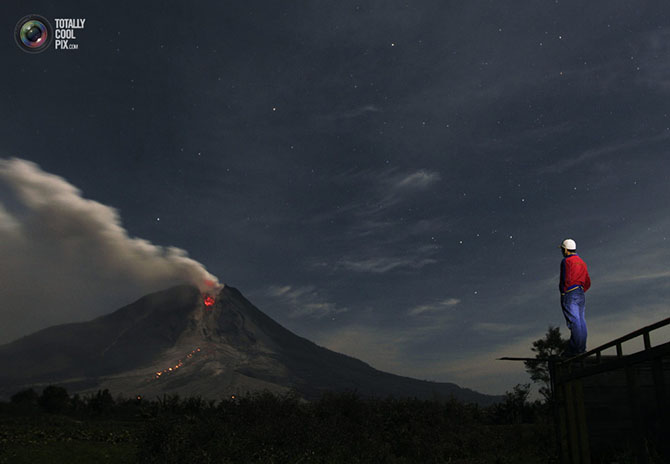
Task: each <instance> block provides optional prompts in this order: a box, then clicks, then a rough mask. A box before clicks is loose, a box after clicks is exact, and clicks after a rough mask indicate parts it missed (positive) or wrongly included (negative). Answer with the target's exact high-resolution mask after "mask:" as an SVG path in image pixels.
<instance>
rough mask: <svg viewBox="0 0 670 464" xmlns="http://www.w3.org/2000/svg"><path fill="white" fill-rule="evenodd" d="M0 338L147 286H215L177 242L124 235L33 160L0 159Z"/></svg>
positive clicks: (109, 216) (93, 311)
mask: <svg viewBox="0 0 670 464" xmlns="http://www.w3.org/2000/svg"><path fill="white" fill-rule="evenodd" d="M0 262H1V263H2V265H1V266H0V343H4V342H7V341H10V340H12V339H14V338H16V337H18V336H20V335H24V334H26V333H28V332H31V331H34V330H37V329H40V328H43V327H46V326H49V325H53V324H57V323H63V322H72V321H79V320H86V319H90V318H92V317H95V316H98V315H100V314H104V313H106V312H108V311H109V310H110V309H112V308H115V307H118V306H120V305H123V304H127V303H129V302H130V301H132V299H133V298H137V297H139V296H141V295H143V294H145V293H148V292H150V291H155V290H160V289H162V288H165V287H167V286H170V285H174V284H177V283H184V282H186V283H191V284H194V285H196V286H198V287H199V288H200V290H201V291H202V292H203V293H213V292H216V291H218V290H219V289H220V288H221V287H222V285H221V284H220V283H219V281H218V279H217V278H216V277H215V276H214V275H212V274H211V273H209V272H208V271H207V270H206V269H205V267H204V266H203V265H202V264H201V263H199V262H197V261H195V260H193V259H191V258H189V257H188V254H187V253H186V251H184V250H182V249H180V248H176V247H162V246H158V245H155V244H153V243H151V242H149V241H147V240H144V239H141V238H135V237H130V236H129V235H128V232H127V231H126V230H125V229H124V228H123V226H122V224H121V219H120V215H119V212H118V211H117V210H116V209H114V208H112V207H109V206H106V205H103V204H101V203H98V202H96V201H93V200H89V199H86V198H84V197H83V196H82V192H81V191H80V190H79V189H77V188H76V187H75V186H73V185H72V184H70V183H69V182H67V181H66V180H65V179H63V178H62V177H59V176H56V175H53V174H49V173H47V172H45V171H43V170H42V169H41V168H40V167H39V166H38V165H37V164H35V163H33V162H30V161H26V160H22V159H18V158H12V159H0Z"/></svg>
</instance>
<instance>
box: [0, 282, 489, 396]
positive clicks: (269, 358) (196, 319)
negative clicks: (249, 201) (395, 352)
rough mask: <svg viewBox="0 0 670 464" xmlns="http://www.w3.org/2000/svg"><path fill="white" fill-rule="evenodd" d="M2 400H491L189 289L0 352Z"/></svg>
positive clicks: (227, 296) (233, 300) (222, 295)
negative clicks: (52, 393) (270, 396)
mask: <svg viewBox="0 0 670 464" xmlns="http://www.w3.org/2000/svg"><path fill="white" fill-rule="evenodd" d="M0 365H3V366H4V367H5V368H4V369H3V370H1V371H0V397H7V396H9V395H11V394H13V393H15V392H16V391H18V389H20V388H27V387H29V386H33V385H43V384H46V383H54V384H60V385H63V386H65V387H66V388H68V390H69V391H70V392H72V393H75V392H77V393H87V392H92V391H95V390H97V389H100V388H109V389H110V391H112V392H113V393H115V394H123V395H126V396H135V395H141V396H147V395H160V394H164V393H177V394H180V395H187V396H191V395H199V396H202V397H206V398H214V399H220V398H222V397H226V396H228V395H230V394H240V393H244V392H245V391H259V390H269V391H272V392H274V393H282V392H287V391H289V390H295V391H297V392H298V393H299V394H300V395H301V396H302V397H304V398H306V399H316V398H318V397H320V395H321V394H323V393H325V392H328V391H356V392H357V393H358V394H360V395H361V396H378V397H383V396H395V397H417V398H423V399H434V398H441V399H447V398H449V397H450V396H453V397H454V398H456V399H459V400H463V401H467V402H475V403H478V404H482V405H486V404H491V403H493V402H495V401H497V400H499V399H500V398H499V397H495V396H490V395H485V394H481V393H478V392H475V391H473V390H470V389H467V388H462V387H459V386H458V385H456V384H453V383H440V382H428V381H424V380H418V379H413V378H410V377H403V376H398V375H395V374H390V373H386V372H382V371H379V370H377V369H375V368H373V367H372V366H370V365H369V364H367V363H365V362H363V361H361V360H358V359H356V358H353V357H351V356H347V355H344V354H341V353H337V352H334V351H331V350H329V349H327V348H325V347H321V346H319V345H317V344H316V343H314V342H312V341H310V340H308V339H306V338H304V337H300V336H299V335H296V334H294V333H293V332H291V331H289V330H288V329H286V328H285V327H283V326H282V325H281V324H279V323H277V322H276V321H274V320H273V319H272V318H270V317H269V316H267V315H266V314H265V313H263V312H262V311H261V310H260V309H258V308H256V307H255V306H254V305H253V304H252V303H251V302H250V301H249V300H247V299H246V298H245V297H244V296H243V295H242V293H241V292H240V291H239V290H237V289H235V288H233V287H230V286H224V287H223V288H222V289H221V290H220V291H219V293H218V295H217V296H216V298H215V303H214V304H213V305H212V306H206V305H205V304H204V302H203V295H202V294H201V293H200V291H199V290H198V289H197V288H196V287H194V286H191V285H178V286H174V287H170V288H168V289H166V290H162V291H159V292H154V293H151V294H148V295H145V296H143V297H141V298H139V299H138V300H137V301H135V302H133V303H131V304H129V305H126V306H124V307H122V308H120V309H118V310H116V311H114V312H112V313H109V314H106V315H103V316H100V317H97V318H95V319H93V320H91V321H87V322H77V323H70V324H61V325H57V326H52V327H48V328H46V329H43V330H40V331H38V332H35V333H33V334H30V335H27V336H25V337H22V338H20V339H18V340H15V341H14V342H11V343H8V344H5V345H2V346H0Z"/></svg>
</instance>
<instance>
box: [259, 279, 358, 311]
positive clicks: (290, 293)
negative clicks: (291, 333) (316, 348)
mask: <svg viewBox="0 0 670 464" xmlns="http://www.w3.org/2000/svg"><path fill="white" fill-rule="evenodd" d="M266 294H267V295H268V296H270V297H272V298H275V299H277V300H280V301H281V302H282V303H283V304H284V305H286V306H288V307H289V308H290V309H289V314H288V315H289V317H291V318H300V317H311V318H316V319H320V318H323V317H328V316H333V315H336V314H340V313H343V312H346V311H348V309H347V308H344V307H340V306H337V304H335V303H332V302H329V301H324V300H323V298H321V296H320V295H319V292H317V291H316V289H315V288H314V287H312V286H304V287H293V286H290V285H281V286H272V287H270V288H269V289H268V290H267V291H266Z"/></svg>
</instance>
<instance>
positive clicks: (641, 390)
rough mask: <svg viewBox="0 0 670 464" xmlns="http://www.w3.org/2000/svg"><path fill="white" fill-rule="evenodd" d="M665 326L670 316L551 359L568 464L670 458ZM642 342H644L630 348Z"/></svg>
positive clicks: (669, 354)
mask: <svg viewBox="0 0 670 464" xmlns="http://www.w3.org/2000/svg"><path fill="white" fill-rule="evenodd" d="M664 327H665V328H666V329H665V330H667V329H668V328H670V318H668V319H664V320H662V321H660V322H657V323H656V324H652V325H650V326H647V327H643V328H641V329H638V330H636V331H634V332H632V333H630V334H628V335H625V336H623V337H621V338H617V339H616V340H612V341H611V342H609V343H606V344H604V345H602V346H599V347H598V348H595V349H593V350H590V351H587V352H586V353H583V354H581V355H579V356H576V357H574V358H570V359H567V360H562V359H558V358H552V359H549V369H550V373H551V382H552V385H551V387H552V395H553V400H554V401H553V403H554V414H555V420H556V425H557V440H558V443H559V449H560V454H561V463H562V464H592V463H593V464H598V463H606V462H607V463H609V462H614V461H618V462H638V463H657V462H658V463H670V402H669V400H670V341H668V340H669V339H670V337H666V338H665V340H664V341H662V342H660V343H659V341H658V340H656V337H654V340H655V344H654V345H652V342H651V340H652V335H654V334H660V333H661V332H662V330H659V329H662V328H664ZM636 341H637V342H638V344H640V346H641V349H638V350H637V351H634V352H631V353H626V354H624V347H623V345H624V343H626V344H627V345H626V346H628V345H630V344H631V343H635V342H636ZM640 341H641V343H639V342H640ZM610 351H611V352H612V354H609V352H610ZM626 351H628V350H626Z"/></svg>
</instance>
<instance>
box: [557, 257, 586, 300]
mask: <svg viewBox="0 0 670 464" xmlns="http://www.w3.org/2000/svg"><path fill="white" fill-rule="evenodd" d="M558 287H559V289H560V290H561V293H567V292H571V291H573V290H574V289H576V288H579V287H582V289H583V290H584V291H587V290H588V289H589V288H590V287H591V278H590V277H589V271H588V269H587V268H586V263H585V262H584V261H583V260H582V258H580V257H579V256H578V255H577V254H576V253H575V254H574V255H568V256H566V257H565V258H563V261H561V280H560V282H559V285H558Z"/></svg>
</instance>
